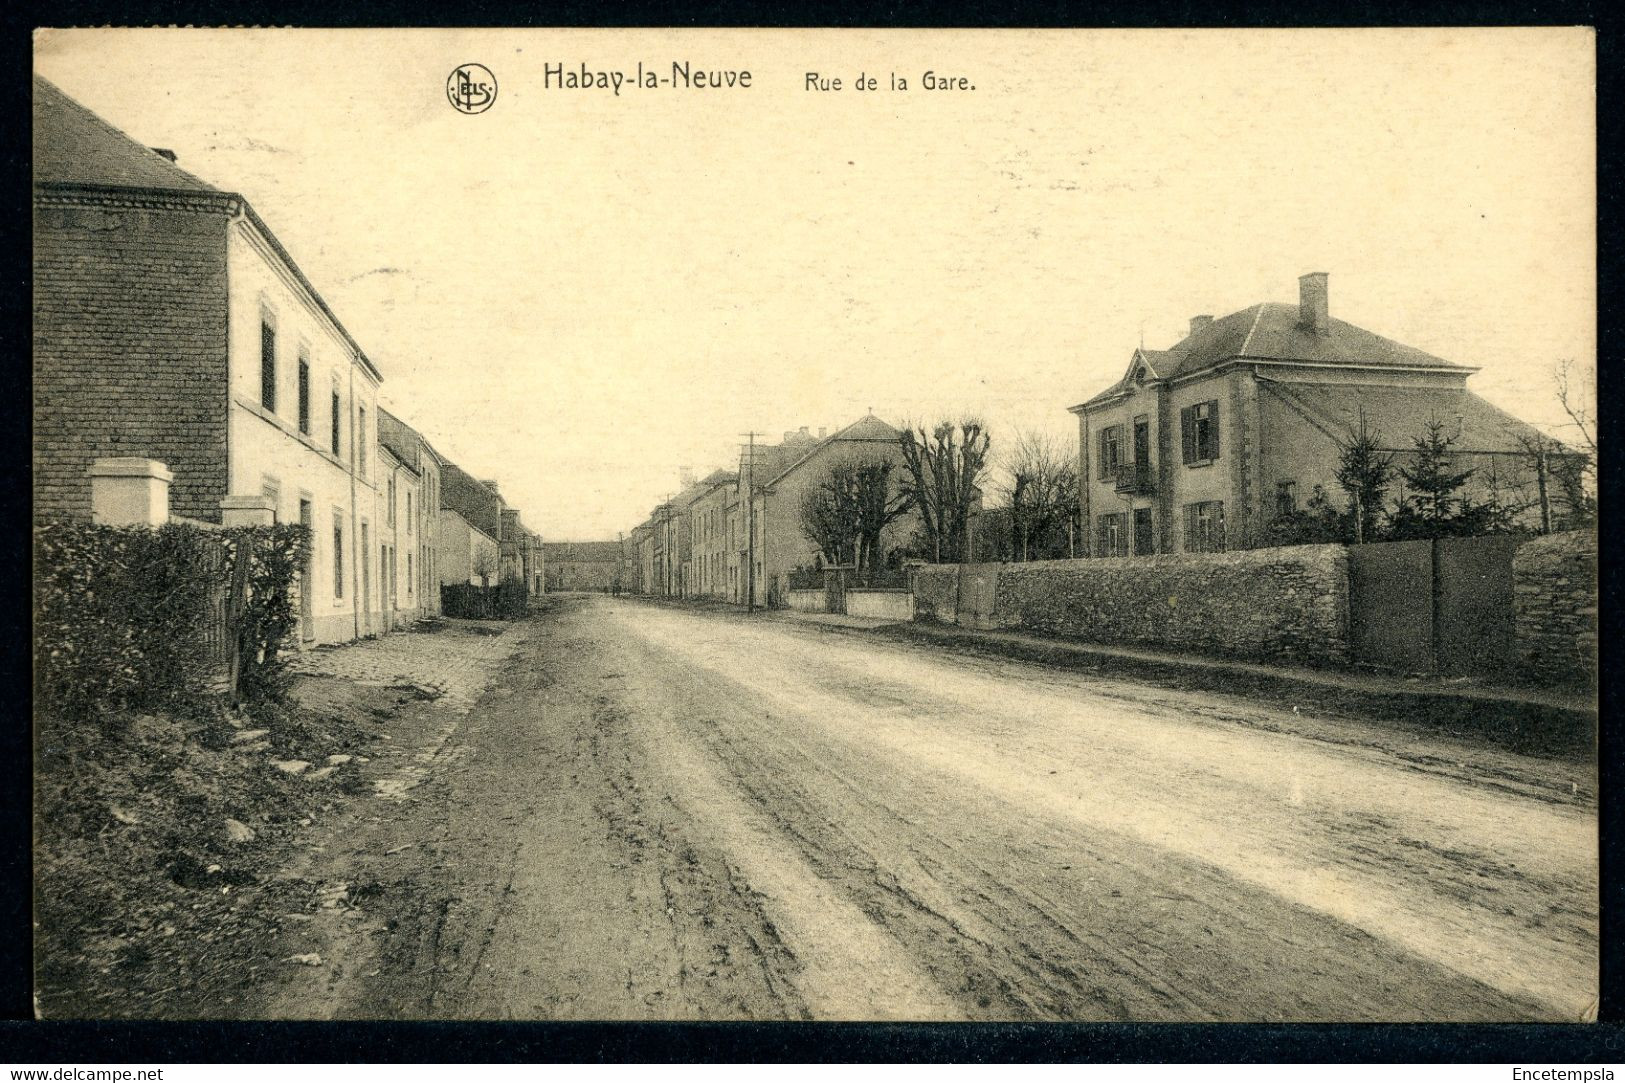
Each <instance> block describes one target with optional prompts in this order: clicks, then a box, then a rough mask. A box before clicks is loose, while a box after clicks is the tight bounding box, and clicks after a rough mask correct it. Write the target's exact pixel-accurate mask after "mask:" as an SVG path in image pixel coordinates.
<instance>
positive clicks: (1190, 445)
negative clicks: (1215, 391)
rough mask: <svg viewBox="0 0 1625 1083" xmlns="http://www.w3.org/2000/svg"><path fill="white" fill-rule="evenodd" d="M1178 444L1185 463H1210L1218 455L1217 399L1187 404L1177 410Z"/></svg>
mask: <svg viewBox="0 0 1625 1083" xmlns="http://www.w3.org/2000/svg"><path fill="white" fill-rule="evenodd" d="M1179 436H1180V444H1181V447H1182V449H1183V452H1184V460H1185V463H1186V465H1187V466H1188V465H1192V464H1195V463H1210V462H1212V461H1213V460H1214V459H1217V458H1218V457H1219V403H1218V400H1217V399H1210V400H1209V401H1207V402H1199V403H1197V404H1196V405H1195V406H1187V407H1185V408H1184V409H1183V410H1181V411H1180V412H1179Z"/></svg>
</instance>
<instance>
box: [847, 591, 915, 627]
mask: <svg viewBox="0 0 1625 1083" xmlns="http://www.w3.org/2000/svg"><path fill="white" fill-rule="evenodd" d="M846 615H847V616H849V617H870V618H873V619H875V620H913V619H914V596H913V595H912V594H910V593H909V592H908V591H906V590H848V591H847V592H846Z"/></svg>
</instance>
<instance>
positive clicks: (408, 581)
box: [406, 550, 412, 597]
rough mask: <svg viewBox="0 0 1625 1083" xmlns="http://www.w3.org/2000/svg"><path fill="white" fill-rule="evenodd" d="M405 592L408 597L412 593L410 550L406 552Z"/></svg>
mask: <svg viewBox="0 0 1625 1083" xmlns="http://www.w3.org/2000/svg"><path fill="white" fill-rule="evenodd" d="M406 593H407V595H408V596H409V597H410V596H411V594H412V553H411V551H410V550H408V551H407V554H406Z"/></svg>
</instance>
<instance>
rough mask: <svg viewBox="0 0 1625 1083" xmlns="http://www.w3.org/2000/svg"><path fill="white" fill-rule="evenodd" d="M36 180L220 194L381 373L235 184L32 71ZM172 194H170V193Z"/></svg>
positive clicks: (45, 186) (61, 188)
mask: <svg viewBox="0 0 1625 1083" xmlns="http://www.w3.org/2000/svg"><path fill="white" fill-rule="evenodd" d="M33 151H34V184H35V185H36V186H38V187H39V188H40V189H41V190H43V191H46V192H56V193H64V192H66V193H79V194H83V193H84V192H85V191H86V190H89V191H90V192H97V191H98V190H106V189H115V190H116V189H132V190H135V191H139V192H148V193H171V194H173V193H179V194H180V198H186V197H188V196H189V197H190V198H193V199H199V198H201V199H205V200H213V201H218V202H219V203H220V204H221V205H222V206H225V207H229V208H233V209H235V208H236V207H238V206H240V207H241V210H242V214H243V217H244V218H246V219H247V220H248V222H249V223H250V224H251V225H252V226H253V228H254V229H255V230H256V231H257V232H258V234H259V235H260V236H261V237H263V238H264V240H265V243H266V244H268V245H269V246H270V247H271V250H272V251H273V252H275V253H276V256H277V258H278V259H280V260H281V261H282V262H283V264H284V265H286V267H287V269H288V270H289V271H290V272H291V273H292V274H293V277H294V278H295V279H296V280H297V281H298V282H299V284H300V286H302V287H303V288H304V289H305V291H306V292H307V293H308V294H309V295H310V299H311V300H312V301H314V302H315V305H316V307H317V308H318V309H320V310H321V311H322V313H323V314H324V315H325V316H326V317H327V318H328V320H329V321H331V322H332V325H333V327H334V328H335V329H336V330H337V331H338V334H339V336H340V337H341V338H342V339H344V341H345V342H346V343H347V344H349V346H350V348H351V349H352V350H354V351H355V355H356V357H357V358H358V359H359V360H360V361H361V364H362V366H363V367H364V368H365V369H366V370H367V371H368V372H369V373H370V374H371V375H372V377H373V378H374V379H376V380H378V381H380V382H382V380H383V378H384V377H383V373H381V372H379V371H378V366H377V365H375V364H373V361H372V359H371V358H370V357H368V356H367V353H366V351H365V350H363V349H362V348H361V344H360V343H358V342H356V340H355V338H354V336H352V335H351V334H350V332H349V331H348V330H347V329H346V328H345V326H344V324H342V323H340V322H339V318H338V316H337V315H336V314H335V313H334V312H333V310H332V308H330V307H329V306H328V304H327V300H326V299H325V298H324V297H322V295H321V294H320V293H319V292H318V291H317V289H316V287H315V285H314V284H312V283H311V281H310V279H309V278H307V277H305V272H304V270H303V269H301V268H300V266H299V264H297V263H296V262H294V258H293V255H292V254H291V253H290V252H289V251H288V250H287V249H286V248H285V247H284V246H283V244H282V242H281V241H280V240H278V239H277V235H276V234H275V233H272V232H271V227H270V226H267V225H266V224H265V221H264V219H262V218H260V216H259V214H258V213H257V212H256V211H255V210H254V208H253V207H252V206H251V205H250V204H249V202H248V200H247V199H245V198H243V196H241V195H240V194H238V193H236V192H226V191H222V190H221V189H219V188H215V187H214V186H213V185H210V184H207V183H205V182H203V181H201V180H199V179H198V178H197V177H194V176H192V174H190V173H188V172H187V171H186V170H184V169H182V168H181V167H180V166H178V165H176V164H175V163H174V162H172V161H170V160H169V159H168V158H165V157H164V156H163V155H162V154H159V153H158V152H157V151H155V150H153V149H152V148H150V147H145V146H142V145H141V144H140V143H138V142H136V141H135V140H133V139H131V138H130V137H129V136H127V135H125V134H124V133H123V132H121V131H119V130H118V129H117V128H115V127H113V126H112V125H111V124H109V123H107V121H105V120H103V119H102V118H101V117H99V116H97V115H96V114H95V113H92V112H91V111H90V110H89V109H86V108H85V107H84V106H82V105H80V104H79V103H78V102H76V101H74V100H73V99H72V98H70V97H68V96H67V95H66V94H64V93H63V92H62V91H61V89H60V88H58V87H57V86H56V85H55V84H53V83H52V82H51V81H50V80H48V79H45V78H42V77H41V76H38V75H36V76H34V148H33ZM172 198H173V195H172Z"/></svg>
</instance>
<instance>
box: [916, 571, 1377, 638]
mask: <svg viewBox="0 0 1625 1083" xmlns="http://www.w3.org/2000/svg"><path fill="white" fill-rule="evenodd" d="M954 572H955V569H954V568H953V567H952V566H938V567H933V568H929V569H921V570H920V573H919V575H918V576H917V577H916V580H915V583H916V587H915V590H916V595H915V604H916V607H917V609H918V610H919V611H920V612H921V613H930V614H933V615H935V617H936V619H939V620H954V619H956V618H957V617H958V615H959V614H958V610H959V608H960V607H959V605H958V597H957V595H958V593H959V589H958V586H957V582H958V576H956V575H955V574H954ZM1348 606H1349V595H1348V553H1347V551H1346V550H1345V549H1344V547H1343V546H1340V545H1300V546H1292V547H1289V548H1280V549H1248V550H1240V551H1237V552H1232V553H1209V554H1201V555H1192V556H1157V557H1136V558H1123V559H1093V560H1052V561H1035V562H1032V563H1027V564H1005V565H1001V566H999V569H998V576H997V584H996V586H995V588H994V600H993V606H992V619H991V621H990V623H991V624H992V626H993V627H996V628H1004V629H1019V630H1029V631H1037V632H1045V633H1049V634H1054V635H1064V636H1069V637H1072V638H1076V639H1081V640H1087V641H1090V642H1094V643H1109V644H1121V645H1130V646H1144V647H1155V648H1166V649H1172V650H1184V651H1195V652H1201V653H1207V654H1222V655H1234V656H1244V657H1254V658H1279V659H1290V660H1301V661H1314V662H1345V661H1347V660H1348V657H1349V636H1348V627H1349V608H1348Z"/></svg>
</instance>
